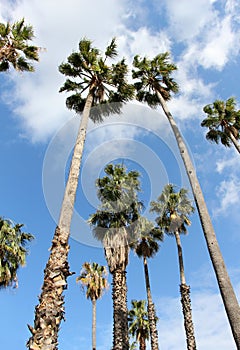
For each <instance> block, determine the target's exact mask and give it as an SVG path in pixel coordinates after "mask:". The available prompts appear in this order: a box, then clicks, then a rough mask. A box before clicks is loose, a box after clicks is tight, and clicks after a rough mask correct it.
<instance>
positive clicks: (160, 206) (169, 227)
mask: <svg viewBox="0 0 240 350" xmlns="http://www.w3.org/2000/svg"><path fill="white" fill-rule="evenodd" d="M151 211H153V212H155V213H157V215H158V217H157V218H156V222H157V224H158V226H159V228H160V229H162V230H163V231H164V232H165V233H166V234H167V235H169V236H174V237H175V239H176V244H177V250H178V260H179V271H180V293H181V302H182V310H183V316H184V325H185V332H186V340H187V349H188V350H195V349H196V340H195V335H194V326H193V320H192V311H191V298H190V287H189V286H188V285H187V284H186V278H185V273H184V264H183V254H182V245H181V239H180V234H182V233H183V234H186V233H187V228H186V226H189V225H190V224H191V221H190V220H189V217H188V216H189V214H191V213H192V212H193V211H194V208H193V206H192V204H191V201H190V200H189V199H188V197H187V190H186V189H184V188H181V189H180V191H179V192H176V191H175V188H174V186H173V185H172V184H169V185H166V186H165V187H164V189H163V191H162V193H161V195H160V196H159V197H158V200H157V201H156V202H154V201H153V202H151Z"/></svg>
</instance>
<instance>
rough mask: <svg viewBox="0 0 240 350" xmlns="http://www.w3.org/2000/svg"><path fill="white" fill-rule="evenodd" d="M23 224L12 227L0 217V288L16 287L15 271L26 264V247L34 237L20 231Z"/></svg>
mask: <svg viewBox="0 0 240 350" xmlns="http://www.w3.org/2000/svg"><path fill="white" fill-rule="evenodd" d="M22 227H23V224H16V225H13V224H12V223H11V222H10V221H9V220H4V219H3V218H1V217H0V288H2V287H4V288H6V287H8V286H11V285H14V287H15V288H16V287H17V286H18V278H17V271H18V268H19V267H20V266H24V265H25V264H26V255H27V253H28V250H27V248H26V245H27V243H28V242H30V241H31V240H32V239H33V238H34V237H33V235H31V234H30V233H25V232H22V231H21V228H22Z"/></svg>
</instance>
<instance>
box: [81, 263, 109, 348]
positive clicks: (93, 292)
mask: <svg viewBox="0 0 240 350" xmlns="http://www.w3.org/2000/svg"><path fill="white" fill-rule="evenodd" d="M76 281H77V282H80V283H81V285H82V286H83V287H85V288H86V297H87V298H88V299H91V302H92V350H96V303H97V300H98V299H100V298H101V297H102V294H103V292H104V290H106V289H107V288H108V281H107V270H106V267H105V266H102V265H99V264H98V263H95V262H93V263H88V262H85V263H84V264H83V267H82V270H81V273H80V275H79V276H78V277H77V279H76Z"/></svg>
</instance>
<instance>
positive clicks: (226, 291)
mask: <svg viewBox="0 0 240 350" xmlns="http://www.w3.org/2000/svg"><path fill="white" fill-rule="evenodd" d="M156 93H157V96H158V98H159V101H160V103H161V106H162V108H163V110H164V112H165V114H166V117H167V118H168V121H169V123H170V125H171V127H172V130H173V133H174V135H175V137H176V141H177V144H178V147H179V150H180V154H181V156H182V159H183V162H184V165H185V168H186V172H187V175H188V178H189V181H190V184H191V187H192V192H193V195H194V199H195V203H196V206H197V210H198V213H199V217H200V221H201V224H202V228H203V233H204V236H205V239H206V243H207V248H208V252H209V255H210V258H211V261H212V264H213V268H214V270H215V274H216V278H217V282H218V286H219V290H220V293H221V296H222V299H223V303H224V306H225V310H226V313H227V316H228V320H229V323H230V326H231V330H232V333H233V337H234V340H235V343H236V345H237V349H238V350H240V308H239V304H238V301H237V298H236V295H235V293H234V290H233V287H232V284H231V281H230V278H229V275H228V272H227V269H226V266H225V263H224V260H223V257H222V253H221V251H220V248H219V245H218V241H217V238H216V235H215V232H214V228H213V226H212V222H211V219H210V215H209V213H208V209H207V206H206V203H205V201H204V197H203V193H202V190H201V187H200V184H199V181H198V178H197V175H196V172H195V169H194V166H193V164H192V161H191V159H190V156H189V153H188V150H187V147H186V144H185V143H184V141H183V138H182V135H181V133H180V131H179V129H178V127H177V124H176V123H175V120H174V119H173V117H172V115H171V113H170V111H169V110H168V108H167V105H166V102H165V100H164V98H163V97H162V95H161V94H160V93H159V92H158V91H156Z"/></svg>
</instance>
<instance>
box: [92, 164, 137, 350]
mask: <svg viewBox="0 0 240 350" xmlns="http://www.w3.org/2000/svg"><path fill="white" fill-rule="evenodd" d="M104 171H105V173H106V176H104V177H103V178H99V179H98V180H97V182H96V185H97V188H98V192H97V193H98V198H99V200H100V206H99V209H98V210H97V211H96V213H94V214H92V215H91V216H90V218H89V223H90V225H91V226H92V228H93V234H94V236H95V237H96V238H97V239H98V240H100V241H101V242H102V244H103V247H104V252H105V257H106V260H107V264H108V267H109V271H110V273H111V274H112V299H113V350H128V349H129V339H128V309H127V283H126V266H127V264H128V256H129V243H130V241H131V240H132V239H133V237H134V232H135V231H134V228H135V223H136V222H137V220H138V219H139V211H140V209H141V206H142V204H141V202H140V201H139V200H138V192H139V191H140V183H139V179H138V178H139V173H138V172H137V171H129V172H127V170H126V168H125V167H124V166H121V165H118V164H117V165H113V164H108V165H107V166H106V167H105V169H104Z"/></svg>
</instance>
